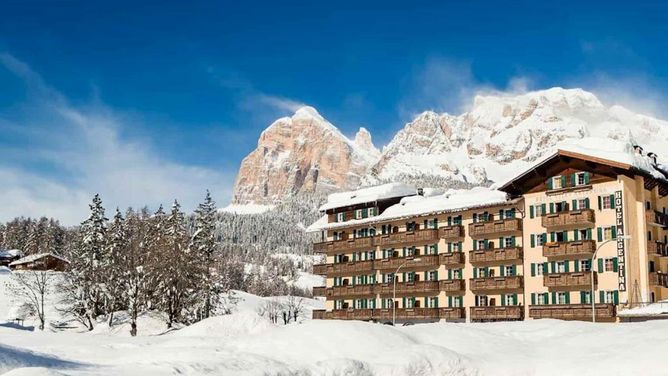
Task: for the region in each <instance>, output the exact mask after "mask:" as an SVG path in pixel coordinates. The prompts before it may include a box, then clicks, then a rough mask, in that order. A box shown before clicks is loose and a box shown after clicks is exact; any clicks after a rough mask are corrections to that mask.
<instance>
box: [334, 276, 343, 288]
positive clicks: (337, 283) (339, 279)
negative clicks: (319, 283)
mask: <svg viewBox="0 0 668 376" xmlns="http://www.w3.org/2000/svg"><path fill="white" fill-rule="evenodd" d="M341 285H343V277H334V286H341Z"/></svg>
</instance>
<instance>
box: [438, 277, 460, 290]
mask: <svg viewBox="0 0 668 376" xmlns="http://www.w3.org/2000/svg"><path fill="white" fill-rule="evenodd" d="M438 283H439V289H440V290H441V291H445V292H456V291H465V290H466V280H465V279H445V280H441V281H438Z"/></svg>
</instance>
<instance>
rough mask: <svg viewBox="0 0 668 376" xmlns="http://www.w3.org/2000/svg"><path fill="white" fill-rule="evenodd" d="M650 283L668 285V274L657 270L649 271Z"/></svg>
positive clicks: (651, 284)
mask: <svg viewBox="0 0 668 376" xmlns="http://www.w3.org/2000/svg"><path fill="white" fill-rule="evenodd" d="M649 285H650V286H661V287H668V274H667V273H657V272H651V273H649Z"/></svg>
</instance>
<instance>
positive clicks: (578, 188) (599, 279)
mask: <svg viewBox="0 0 668 376" xmlns="http://www.w3.org/2000/svg"><path fill="white" fill-rule="evenodd" d="M667 176H668V173H665V172H664V170H663V168H662V166H661V165H659V164H658V163H657V162H656V156H655V155H653V154H652V153H650V154H648V155H643V152H642V149H641V148H640V147H635V148H634V150H625V149H624V148H621V149H615V150H605V151H597V150H587V151H583V150H582V149H581V148H563V149H560V150H558V151H556V152H555V153H553V154H551V155H549V156H547V157H545V158H543V159H542V160H540V161H538V162H536V163H535V164H534V165H533V166H531V168H530V169H528V170H527V171H526V172H524V173H522V174H520V175H518V176H516V177H514V178H513V179H511V180H510V181H508V182H507V183H505V184H504V185H502V186H500V187H498V189H496V190H493V189H487V188H474V189H471V190H459V191H449V192H446V193H445V194H443V193H439V194H434V192H432V191H429V190H424V191H423V190H416V189H415V188H413V187H410V186H406V185H402V184H388V185H383V186H378V187H371V188H365V189H360V190H358V191H354V192H346V193H337V194H333V195H330V197H329V200H328V202H327V203H326V204H325V205H323V206H322V207H321V211H322V212H323V214H324V215H323V217H322V218H321V220H319V221H318V222H316V223H314V224H313V225H311V226H310V227H309V231H311V232H319V233H320V234H321V237H322V239H321V241H320V242H318V243H316V244H314V251H315V252H316V253H319V254H323V255H325V256H326V262H325V263H324V264H320V265H315V266H314V273H315V274H320V275H323V276H325V277H326V285H325V286H322V287H315V288H314V289H313V294H314V295H315V296H324V297H326V304H325V307H326V309H325V310H321V311H314V313H313V316H314V318H315V319H354V320H371V321H379V322H390V321H392V318H393V315H396V320H397V322H406V321H411V322H430V321H440V320H445V321H455V322H464V321H466V322H483V321H507V320H525V319H540V318H556V319H565V320H591V318H592V300H593V301H594V304H595V314H596V320H597V321H615V320H617V311H618V310H620V309H623V308H624V307H628V306H633V305H635V304H639V303H646V302H653V301H658V300H662V299H668V249H667V248H666V243H668V230H667V229H668V214H666V213H667V210H668V209H667V208H668V177H667ZM592 279H593V286H594V289H593V294H592Z"/></svg>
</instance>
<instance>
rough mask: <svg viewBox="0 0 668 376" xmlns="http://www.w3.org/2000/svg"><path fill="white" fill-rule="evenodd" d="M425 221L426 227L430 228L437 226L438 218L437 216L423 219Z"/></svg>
mask: <svg viewBox="0 0 668 376" xmlns="http://www.w3.org/2000/svg"><path fill="white" fill-rule="evenodd" d="M425 223H426V228H432V229H436V228H438V219H437V218H434V219H429V220H425Z"/></svg>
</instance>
